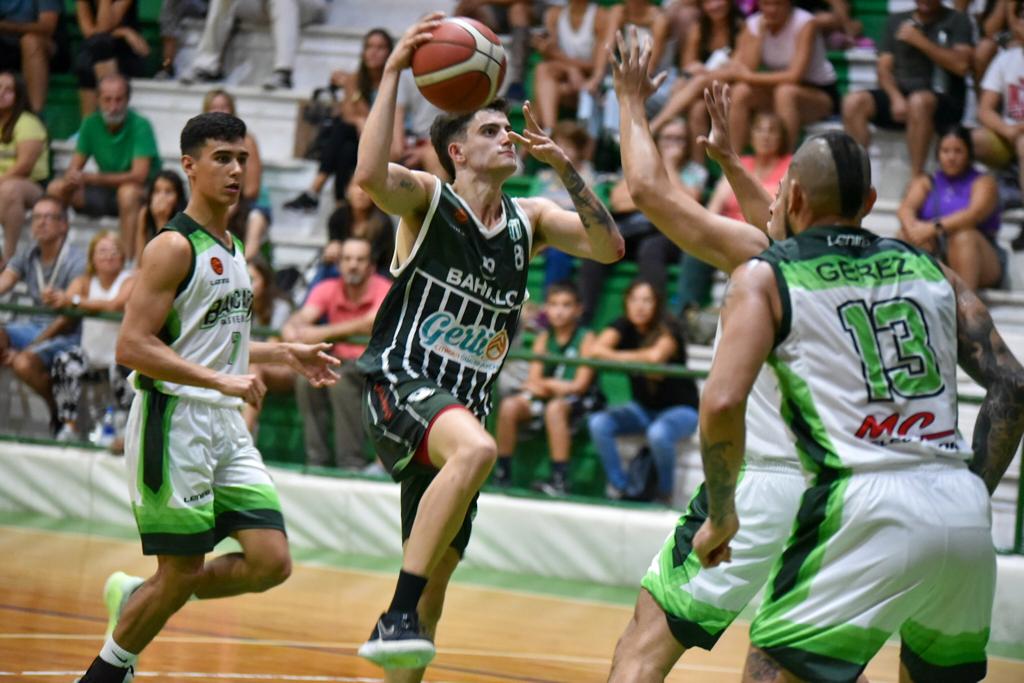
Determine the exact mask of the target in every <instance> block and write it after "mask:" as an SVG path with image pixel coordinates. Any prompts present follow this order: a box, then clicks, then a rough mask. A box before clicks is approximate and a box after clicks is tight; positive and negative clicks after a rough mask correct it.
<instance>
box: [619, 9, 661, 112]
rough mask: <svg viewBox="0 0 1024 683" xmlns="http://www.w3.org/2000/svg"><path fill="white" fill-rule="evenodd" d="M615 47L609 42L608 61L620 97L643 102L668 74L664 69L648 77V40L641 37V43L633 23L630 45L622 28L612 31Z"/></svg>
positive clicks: (649, 61)
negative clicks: (614, 32)
mask: <svg viewBox="0 0 1024 683" xmlns="http://www.w3.org/2000/svg"><path fill="white" fill-rule="evenodd" d="M615 45H616V47H617V51H618V54H616V50H613V49H612V47H611V46H610V45H609V46H608V61H609V62H610V63H611V65H612V83H613V84H614V86H615V94H616V95H618V97H619V101H620V102H621V101H624V100H627V99H633V100H638V101H640V102H645V101H646V100H647V98H648V97H650V96H651V95H652V94H654V92H655V91H656V90H657V89H658V87H659V86H661V84H662V83H664V81H665V78H667V77H668V74H667V73H665V72H664V71H663V72H661V73H660V74H658V75H657V76H655V77H654V78H651V76H650V68H651V41H650V40H644V41H643V46H642V47H641V45H640V39H639V36H638V34H637V32H636V27H635V26H631V27H630V29H629V45H628V46H627V44H626V37H625V35H624V33H623V32H622V31H619V32H618V33H616V34H615Z"/></svg>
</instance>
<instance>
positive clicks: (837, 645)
mask: <svg viewBox="0 0 1024 683" xmlns="http://www.w3.org/2000/svg"><path fill="white" fill-rule="evenodd" d="M888 639H889V632H888V631H887V630H886V629H881V628H870V627H868V628H865V627H863V626H857V625H856V624H833V625H831V626H808V625H806V624H798V623H796V622H792V621H786V620H784V619H773V620H772V624H771V631H770V632H765V629H762V630H761V631H759V632H758V635H757V643H754V632H753V629H751V634H750V642H751V643H752V644H755V645H756V646H757V647H759V648H761V649H762V650H766V651H769V652H770V651H772V650H773V649H775V648H778V649H780V650H789V651H790V652H798V651H800V652H807V653H813V654H815V655H818V656H820V657H827V658H830V659H838V660H842V661H843V662H850V663H851V664H854V665H856V666H864V665H865V664H867V663H868V662H869V661H871V658H872V657H874V656H875V653H877V652H878V651H879V650H880V649H881V648H882V646H883V645H884V644H885V641H887V640H888ZM769 642H775V643H780V644H779V645H774V646H773V645H770V644H767V643H769ZM793 642H799V643H800V647H799V648H793V647H789V646H787V645H785V643H793ZM815 680H818V679H815Z"/></svg>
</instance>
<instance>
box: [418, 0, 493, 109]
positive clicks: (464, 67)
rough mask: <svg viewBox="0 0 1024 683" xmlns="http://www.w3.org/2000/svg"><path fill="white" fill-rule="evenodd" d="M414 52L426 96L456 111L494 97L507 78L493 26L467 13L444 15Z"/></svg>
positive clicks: (442, 107) (420, 87)
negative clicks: (488, 25)
mask: <svg viewBox="0 0 1024 683" xmlns="http://www.w3.org/2000/svg"><path fill="white" fill-rule="evenodd" d="M431 33H432V34H433V37H432V38H431V39H430V41H429V42H427V43H424V44H423V45H421V46H419V47H418V48H417V49H416V52H414V53H413V56H412V74H413V76H415V77H416V86H417V87H418V88H419V90H420V92H421V93H423V96H424V97H426V98H427V100H428V101H429V102H430V103H431V104H433V105H434V106H435V107H438V108H439V109H443V110H445V111H447V112H451V113H453V114H465V113H468V112H471V111H475V110H477V109H479V108H480V107H482V106H484V105H485V104H487V103H488V102H490V101H491V100H493V99H494V97H495V95H497V93H498V88H500V87H501V82H502V80H504V78H505V66H506V60H505V50H504V49H503V48H502V47H501V41H500V40H498V37H497V36H496V35H494V32H493V31H491V29H489V28H487V27H486V26H484V25H483V24H481V23H480V22H479V21H476V20H474V19H468V18H466V17H452V18H450V19H445V20H444V21H442V22H441V25H440V26H438V27H437V28H436V29H434V30H433V31H431Z"/></svg>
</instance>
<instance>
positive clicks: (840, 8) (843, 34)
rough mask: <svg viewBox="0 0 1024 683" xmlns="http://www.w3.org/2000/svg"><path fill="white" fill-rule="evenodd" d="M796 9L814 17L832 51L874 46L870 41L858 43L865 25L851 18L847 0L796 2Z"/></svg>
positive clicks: (805, 0)
mask: <svg viewBox="0 0 1024 683" xmlns="http://www.w3.org/2000/svg"><path fill="white" fill-rule="evenodd" d="M793 4H794V5H795V6H796V7H799V8H800V9H802V10H806V11H808V12H810V13H811V14H813V15H814V23H815V24H817V26H818V31H819V32H820V33H821V35H822V37H823V38H824V39H825V44H826V45H827V46H828V49H830V50H846V49H847V48H851V47H853V46H854V45H858V44H860V45H864V46H865V47H870V46H873V43H872V42H871V41H870V40H868V41H858V40H857V39H858V38H859V37H860V34H861V31H863V30H864V25H863V24H861V22H859V21H857V20H856V19H854V18H853V17H851V16H850V4H849V2H848V1H847V0H796V1H795V2H794V3H793Z"/></svg>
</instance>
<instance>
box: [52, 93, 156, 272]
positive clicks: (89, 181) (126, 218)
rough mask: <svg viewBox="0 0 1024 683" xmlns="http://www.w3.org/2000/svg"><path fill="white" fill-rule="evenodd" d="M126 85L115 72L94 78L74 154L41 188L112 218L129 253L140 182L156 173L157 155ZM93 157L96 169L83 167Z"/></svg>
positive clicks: (146, 123)
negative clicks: (94, 91) (92, 105)
mask: <svg viewBox="0 0 1024 683" xmlns="http://www.w3.org/2000/svg"><path fill="white" fill-rule="evenodd" d="M130 97H131V86H130V85H129V83H128V80H127V79H126V78H125V77H124V76H121V75H120V74H113V75H110V76H104V77H103V78H102V79H101V80H100V82H99V111H97V112H94V113H93V114H91V115H89V116H87V117H86V118H85V119H84V120H83V121H82V126H81V128H79V130H78V140H77V141H76V143H75V153H74V154H73V155H72V156H71V162H70V163H69V164H68V168H67V171H65V172H64V175H63V176H61V177H60V178H57V179H56V180H54V181H52V182H51V183H50V185H49V186H48V187H47V190H46V191H47V192H48V193H49V194H51V195H53V196H54V197H58V198H59V199H60V200H61V201H62V202H65V203H67V204H70V205H71V206H72V207H74V209H75V210H76V211H80V212H82V213H85V214H86V215H89V216H94V217H98V216H117V217H118V221H119V222H120V226H121V241H122V243H123V244H124V246H125V249H126V250H127V253H129V254H134V253H135V231H136V228H137V221H138V216H139V209H140V208H141V207H142V202H143V197H144V196H145V188H146V184H147V183H148V182H149V181H150V180H151V179H152V178H153V177H154V176H155V175H156V174H157V173H158V172H159V171H160V154H159V152H158V151H157V146H156V136H155V135H154V134H153V126H152V124H150V122H149V120H148V119H146V118H145V117H144V116H142V115H141V114H138V113H137V112H135V110H133V109H131V108H129V106H128V104H129V100H130ZM90 158H92V159H95V160H96V165H97V166H98V167H99V171H98V172H97V173H87V172H85V171H83V168H84V167H85V164H86V162H87V161H88V160H89V159H90Z"/></svg>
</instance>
